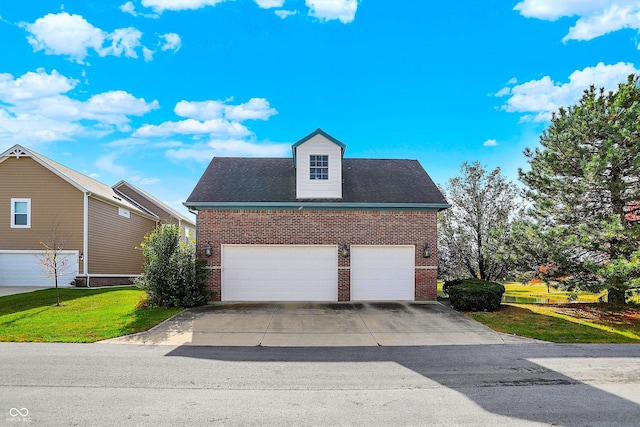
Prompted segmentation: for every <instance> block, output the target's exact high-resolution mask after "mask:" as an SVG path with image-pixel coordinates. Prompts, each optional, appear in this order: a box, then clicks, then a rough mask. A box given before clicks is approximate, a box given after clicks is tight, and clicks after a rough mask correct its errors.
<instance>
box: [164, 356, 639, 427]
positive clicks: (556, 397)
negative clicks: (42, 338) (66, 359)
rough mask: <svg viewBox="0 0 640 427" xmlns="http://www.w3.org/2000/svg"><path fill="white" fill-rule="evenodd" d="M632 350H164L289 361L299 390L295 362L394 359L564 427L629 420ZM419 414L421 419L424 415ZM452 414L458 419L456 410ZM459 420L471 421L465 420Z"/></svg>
mask: <svg viewBox="0 0 640 427" xmlns="http://www.w3.org/2000/svg"><path fill="white" fill-rule="evenodd" d="M639 355H640V345H635V344H630V345H617V346H616V345H557V344H534V345H526V344H525V345H508V346H505V345H473V346H464V347H461V346H430V347H420V346H410V347H341V348H329V347H327V348H323V349H318V348H299V347H298V348H266V347H253V348H246V347H245V348H239V347H227V348H225V347H204V346H203V347H198V346H180V347H177V348H175V349H174V350H172V351H170V352H169V353H168V354H167V356H169V357H189V358H198V359H208V360H215V361H233V362H251V363H256V362H257V363H265V365H267V364H269V363H270V362H278V366H282V363H287V364H288V363H291V365H289V366H290V367H291V370H292V373H291V374H290V376H289V377H285V378H283V381H290V383H288V384H289V386H290V387H291V388H293V389H296V388H299V389H301V390H304V389H313V388H314V387H316V385H315V384H314V382H313V381H314V379H313V375H310V374H308V375H300V372H304V366H303V367H300V366H299V364H305V363H319V362H320V363H322V362H324V363H340V364H341V363H345V364H349V363H350V364H353V363H354V362H356V364H355V365H354V368H353V369H354V370H358V369H360V368H359V367H362V369H365V368H364V367H365V366H370V364H371V362H394V363H397V364H399V365H402V366H404V367H406V368H408V369H411V370H412V371H414V372H416V373H418V374H420V375H421V376H423V377H424V378H426V379H429V380H432V381H435V382H437V383H438V384H440V385H442V386H444V387H447V388H449V389H452V390H455V391H456V392H458V393H460V394H461V395H463V396H465V397H467V398H469V399H471V401H472V402H474V403H475V404H477V405H479V406H480V407H482V408H483V409H485V410H486V411H489V412H491V413H494V414H498V415H503V416H507V417H513V418H516V419H520V420H526V421H532V422H538V423H544V424H547V425H562V426H571V427H574V426H575V427H582V426H584V425H616V426H624V425H629V426H632V425H637V423H638V420H640V405H639V404H640V395H638V393H637V391H638V387H639V385H640V356H639ZM361 363H362V364H363V365H360V364H361ZM367 364H368V365H367ZM266 369H267V366H265V370H266ZM327 369H330V368H327ZM299 371H300V372H299ZM279 372H285V373H286V372H287V370H282V369H281V370H280V371H279ZM296 373H297V375H296ZM283 375H286V374H283ZM259 380H260V379H259V378H256V381H259ZM425 415H426V418H425V422H426V420H428V414H425ZM460 416H461V417H462V418H461V419H464V415H463V414H461V415H460ZM466 422H467V423H469V424H474V421H473V420H466Z"/></svg>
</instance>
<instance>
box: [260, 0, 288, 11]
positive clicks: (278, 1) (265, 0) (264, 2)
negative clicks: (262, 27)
mask: <svg viewBox="0 0 640 427" xmlns="http://www.w3.org/2000/svg"><path fill="white" fill-rule="evenodd" d="M253 1H255V2H256V4H257V5H258V6H260V7H261V8H262V9H271V8H273V7H282V5H283V4H284V0H253Z"/></svg>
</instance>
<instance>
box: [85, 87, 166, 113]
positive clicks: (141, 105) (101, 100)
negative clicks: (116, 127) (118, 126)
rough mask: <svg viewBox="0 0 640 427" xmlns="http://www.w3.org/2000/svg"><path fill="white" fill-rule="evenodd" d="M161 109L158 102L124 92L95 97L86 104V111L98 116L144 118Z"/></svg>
mask: <svg viewBox="0 0 640 427" xmlns="http://www.w3.org/2000/svg"><path fill="white" fill-rule="evenodd" d="M159 107H160V105H159V104H158V101H152V102H146V101H145V100H144V98H136V97H134V96H133V95H131V94H130V93H128V92H125V91H123V90H113V91H109V92H103V93H100V94H98V95H94V96H92V97H91V98H89V100H88V101H87V102H86V109H87V111H89V112H92V113H96V114H127V115H130V116H142V115H144V114H146V113H148V112H149V111H151V110H156V109H158V108H159Z"/></svg>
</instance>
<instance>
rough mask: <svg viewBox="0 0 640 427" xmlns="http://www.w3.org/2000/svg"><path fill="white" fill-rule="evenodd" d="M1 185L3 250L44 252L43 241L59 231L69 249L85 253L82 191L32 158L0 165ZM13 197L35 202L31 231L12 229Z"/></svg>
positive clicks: (0, 218) (32, 211) (66, 248)
mask: <svg viewBox="0 0 640 427" xmlns="http://www.w3.org/2000/svg"><path fill="white" fill-rule="evenodd" d="M0 183H1V185H0V249H10V250H11V249H14V250H38V249H42V245H40V242H41V241H44V240H46V239H48V237H49V236H50V234H51V229H52V228H55V229H56V235H57V236H58V238H60V239H62V241H63V242H64V249H65V250H77V251H80V252H82V233H83V211H84V198H83V194H82V192H81V191H80V190H78V189H77V188H75V187H74V186H72V185H71V184H69V183H68V182H66V181H65V180H63V179H62V178H60V177H58V176H57V175H55V174H54V173H53V172H51V171H49V170H48V169H46V168H45V167H44V166H42V165H40V164H39V163H37V162H36V161H34V160H33V159H31V158H29V157H22V158H20V159H16V158H13V157H12V158H9V159H6V160H5V161H3V162H2V163H0ZM12 198H26V199H31V228H11V199H12ZM80 273H82V263H80Z"/></svg>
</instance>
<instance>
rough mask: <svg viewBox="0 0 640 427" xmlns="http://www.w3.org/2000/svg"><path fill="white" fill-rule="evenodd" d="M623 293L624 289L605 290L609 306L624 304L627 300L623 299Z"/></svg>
mask: <svg viewBox="0 0 640 427" xmlns="http://www.w3.org/2000/svg"><path fill="white" fill-rule="evenodd" d="M625 293H626V292H625V290H624V289H618V288H609V289H607V300H608V301H609V304H626V303H627V299H626V298H625Z"/></svg>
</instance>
